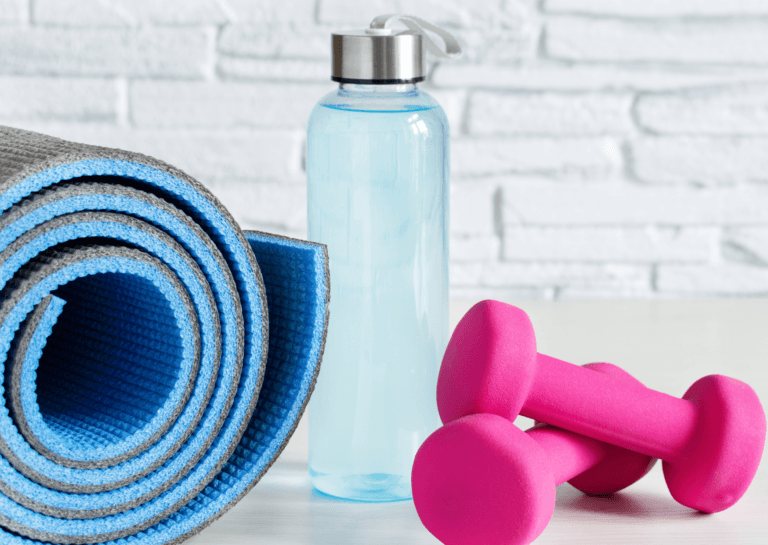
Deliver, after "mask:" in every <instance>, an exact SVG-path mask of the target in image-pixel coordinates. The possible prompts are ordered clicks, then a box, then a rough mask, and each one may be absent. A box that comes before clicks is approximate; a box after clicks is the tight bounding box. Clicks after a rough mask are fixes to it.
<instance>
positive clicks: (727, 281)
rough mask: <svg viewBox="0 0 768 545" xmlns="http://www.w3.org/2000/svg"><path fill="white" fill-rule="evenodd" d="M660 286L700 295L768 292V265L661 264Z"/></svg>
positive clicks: (686, 293) (663, 290) (657, 283)
mask: <svg viewBox="0 0 768 545" xmlns="http://www.w3.org/2000/svg"><path fill="white" fill-rule="evenodd" d="M656 289H657V290H658V291H659V292H661V293H674V294H678V295H697V296H705V295H706V296H723V295H731V296H733V295H739V296H745V295H760V296H765V295H768V267H755V266H751V265H744V264H733V263H721V264H717V265H712V266H710V267H699V266H694V265H659V268H658V272H657V277H656Z"/></svg>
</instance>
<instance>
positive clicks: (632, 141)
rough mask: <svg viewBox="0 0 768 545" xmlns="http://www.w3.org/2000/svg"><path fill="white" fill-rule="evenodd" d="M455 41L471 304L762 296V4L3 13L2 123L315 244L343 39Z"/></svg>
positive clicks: (120, 7)
mask: <svg viewBox="0 0 768 545" xmlns="http://www.w3.org/2000/svg"><path fill="white" fill-rule="evenodd" d="M392 12H401V13H412V14H415V15H421V16H423V17H425V18H427V19H429V20H432V21H434V22H436V23H439V24H442V25H445V26H446V27H448V28H450V29H452V30H453V31H454V32H455V33H456V35H457V36H458V37H459V39H460V40H461V41H462V43H463V44H464V47H465V55H464V57H463V59H461V60H460V61H441V62H434V61H433V60H432V61H430V66H431V70H430V77H429V79H428V81H427V82H426V83H425V85H424V86H423V87H424V88H425V89H427V90H428V91H429V92H430V93H432V94H433V95H434V96H435V97H436V98H437V99H438V100H439V101H440V102H441V103H442V104H443V106H444V108H445V110H446V113H447V115H448V118H449V120H450V122H451V133H452V135H453V141H452V148H451V149H452V159H453V160H452V190H451V196H452V201H451V216H452V221H451V253H452V268H451V281H452V289H453V292H452V293H453V296H454V297H498V298H507V297H508V298H520V297H531V298H565V297H676V296H684V297H688V296H710V295H714V296H745V295H768V153H766V150H768V2H766V1H765V0H729V1H724V0H645V1H642V2H637V1H630V0H474V1H473V2H467V1H465V0H371V1H369V2H359V1H358V0H162V1H157V0H110V1H109V2H104V1H101V0H0V123H2V124H9V125H13V126H19V127H26V128H30V129H33V130H39V131H42V132H47V133H50V134H53V135H56V136H61V137H63V138H70V139H74V140H78V141H83V142H89V143H95V144H101V145H107V146H116V147H122V148H127V149H133V150H136V151H141V152H144V153H148V154H150V155H155V156H157V157H159V158H161V159H163V160H166V161H168V162H171V163H173V164H175V165H177V166H178V167H180V168H182V169H185V170H187V171H188V172H189V173H190V174H192V175H193V176H196V177H198V178H199V179H200V180H201V181H203V182H204V183H205V184H207V185H208V186H209V187H210V188H211V189H212V190H213V191H214V192H215V193H216V194H217V195H218V196H219V197H220V198H221V200H222V201H223V202H224V203H225V204H226V205H227V206H228V207H230V209H231V210H232V212H233V214H234V215H235V216H236V218H237V219H238V220H239V221H240V222H241V223H242V224H243V225H244V226H246V227H250V228H257V229H265V230H270V231H274V232H280V233H287V234H291V235H295V236H304V235H305V233H306V217H305V207H306V189H305V187H304V172H303V160H304V159H303V147H304V131H305V126H306V119H307V116H308V115H309V112H310V110H311V108H312V106H313V104H314V103H315V102H316V101H317V100H318V99H319V98H320V97H321V96H322V95H323V94H325V93H326V92H327V91H329V90H330V89H332V88H333V86H334V84H333V83H332V82H330V81H329V58H330V52H329V32H330V31H331V30H332V29H334V28H344V27H349V26H359V27H361V26H364V25H365V24H367V23H368V22H369V21H370V19H371V18H373V17H374V16H375V15H378V14H380V13H392Z"/></svg>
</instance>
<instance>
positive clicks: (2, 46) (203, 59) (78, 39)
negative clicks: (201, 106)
mask: <svg viewBox="0 0 768 545" xmlns="http://www.w3.org/2000/svg"><path fill="white" fill-rule="evenodd" d="M207 44H208V36H207V34H206V33H205V32H204V31H202V30H194V29H160V28H153V29H145V30H131V29H127V30H123V29H111V30H102V29H77V30H74V29H73V30H64V29H54V28H45V29H39V28H37V29H24V30H21V29H8V30H4V31H2V32H0V51H3V55H0V73H5V74H9V73H11V74H30V75H36V74H45V75H70V74H71V75H83V76H88V75H99V76H113V75H123V76H139V77H142V76H158V77H165V78H167V77H187V78H190V77H192V78H194V77H201V76H203V75H204V74H205V67H206V64H207V62H208V61H207V57H208V45H207Z"/></svg>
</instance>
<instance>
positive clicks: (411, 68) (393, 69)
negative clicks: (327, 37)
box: [331, 28, 425, 84]
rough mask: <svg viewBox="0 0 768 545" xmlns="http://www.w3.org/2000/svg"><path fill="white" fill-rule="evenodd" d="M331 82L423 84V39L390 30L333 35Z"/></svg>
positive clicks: (415, 34)
mask: <svg viewBox="0 0 768 545" xmlns="http://www.w3.org/2000/svg"><path fill="white" fill-rule="evenodd" d="M331 47H332V51H333V58H332V67H331V79H332V80H333V81H339V82H342V83H370V84H379V83H414V82H417V81H422V80H424V77H425V73H424V72H425V70H424V40H423V35H422V34H420V33H418V32H414V31H413V30H402V31H399V32H398V31H393V30H392V29H390V28H368V29H365V30H348V31H341V32H334V33H333V34H331Z"/></svg>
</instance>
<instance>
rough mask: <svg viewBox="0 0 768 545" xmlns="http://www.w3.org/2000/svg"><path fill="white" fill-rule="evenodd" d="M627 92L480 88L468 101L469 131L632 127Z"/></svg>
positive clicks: (565, 132) (589, 131)
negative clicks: (500, 91) (566, 91)
mask: <svg viewBox="0 0 768 545" xmlns="http://www.w3.org/2000/svg"><path fill="white" fill-rule="evenodd" d="M631 103H632V95H630V94H628V93H553V92H540V91H539V92H535V91H530V92H517V93H499V92H487V91H477V92H475V93H473V94H472V96H471V98H470V103H469V133H470V134H481V135H483V134H484V135H488V134H531V135H544V134H557V135H582V134H583V135H599V134H608V133H624V132H628V131H630V130H631V128H632V123H631V120H630V115H629V114H630V106H631Z"/></svg>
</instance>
